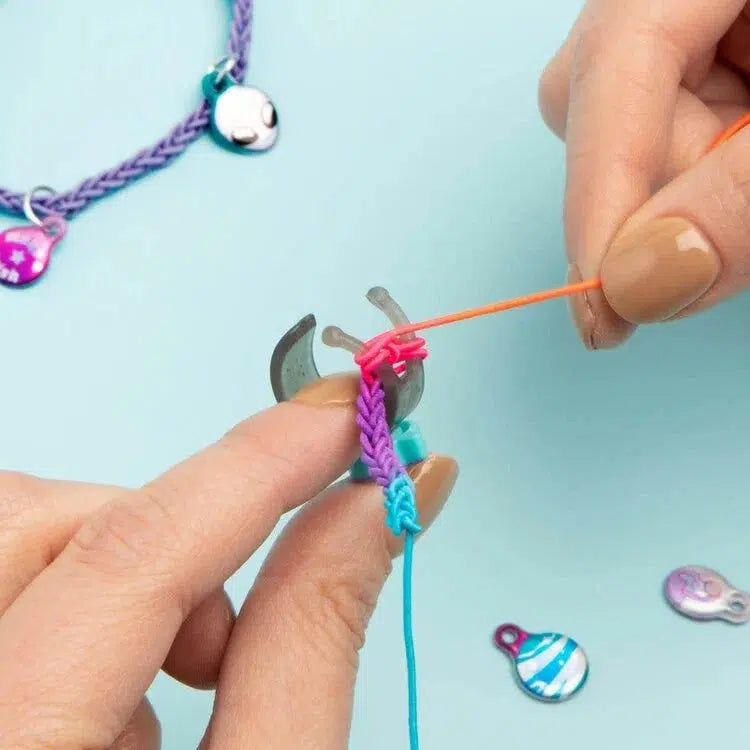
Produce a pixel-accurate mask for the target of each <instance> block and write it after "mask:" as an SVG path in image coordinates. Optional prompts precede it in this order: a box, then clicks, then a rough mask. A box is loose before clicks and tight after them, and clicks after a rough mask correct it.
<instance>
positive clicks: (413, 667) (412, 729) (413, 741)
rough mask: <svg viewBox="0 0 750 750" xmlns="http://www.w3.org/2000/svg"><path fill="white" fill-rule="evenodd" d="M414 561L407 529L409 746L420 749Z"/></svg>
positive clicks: (405, 626) (406, 634)
mask: <svg viewBox="0 0 750 750" xmlns="http://www.w3.org/2000/svg"><path fill="white" fill-rule="evenodd" d="M413 561H414V532H413V531H407V532H406V539H405V540H404V584H403V589H404V603H403V608H404V645H405V647H406V677H407V681H408V686H409V747H410V748H411V750H419V727H418V725H417V664H416V659H415V656H414V633H413V632H412V621H411V603H412V602H411V579H412V564H413Z"/></svg>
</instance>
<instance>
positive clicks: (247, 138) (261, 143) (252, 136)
mask: <svg viewBox="0 0 750 750" xmlns="http://www.w3.org/2000/svg"><path fill="white" fill-rule="evenodd" d="M233 66H234V61H233V60H231V59H229V60H224V61H222V62H220V63H218V64H217V65H215V66H214V67H213V68H212V69H211V71H210V72H209V73H208V74H207V75H206V76H205V77H204V78H203V94H204V96H205V97H206V99H207V100H208V102H209V104H210V105H211V129H212V131H213V135H214V137H215V138H216V140H217V141H218V142H219V143H220V144H221V145H222V146H226V147H228V148H231V149H232V150H234V151H266V150H268V149H269V148H271V146H273V144H274V143H276V138H277V137H278V134H279V121H278V116H277V114H276V108H275V107H274V105H273V102H272V101H271V99H270V98H269V97H268V95H267V94H265V93H264V92H262V91H261V90H260V89H256V88H254V87H252V86H245V85H242V84H239V83H237V82H236V81H235V80H234V79H233V78H232V77H231V75H230V71H231V69H232V67H233Z"/></svg>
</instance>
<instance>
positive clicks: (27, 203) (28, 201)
mask: <svg viewBox="0 0 750 750" xmlns="http://www.w3.org/2000/svg"><path fill="white" fill-rule="evenodd" d="M40 193H43V194H45V195H50V196H52V195H57V193H56V192H55V190H54V189H53V188H51V187H50V186H49V185H38V186H37V187H35V188H34V189H33V190H29V192H28V193H26V195H24V197H23V213H24V215H25V216H26V218H27V219H28V220H29V221H30V222H31V223H32V224H35V225H36V226H38V227H41V226H44V220H43V219H40V218H39V216H38V215H37V213H36V211H34V207H33V206H32V202H33V200H34V198H35V197H36V196H37V195H39V194H40Z"/></svg>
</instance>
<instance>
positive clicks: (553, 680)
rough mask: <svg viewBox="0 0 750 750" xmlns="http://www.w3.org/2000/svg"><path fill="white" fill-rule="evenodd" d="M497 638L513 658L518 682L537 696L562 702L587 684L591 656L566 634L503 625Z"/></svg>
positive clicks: (529, 693)
mask: <svg viewBox="0 0 750 750" xmlns="http://www.w3.org/2000/svg"><path fill="white" fill-rule="evenodd" d="M494 640H495V645H496V646H497V647H498V648H499V649H500V650H502V651H504V652H505V653H506V654H507V655H508V656H509V657H510V658H511V659H512V660H513V665H514V667H515V670H516V676H517V678H518V684H519V685H520V686H521V688H522V689H523V690H524V691H525V692H526V693H527V694H528V695H530V696H532V697H533V698H536V699H538V700H543V701H548V702H552V703H559V702H560V701H564V700H567V699H568V698H572V697H573V696H574V695H575V694H576V693H577V692H578V691H579V690H580V689H581V688H582V687H583V686H584V684H585V683H586V679H587V678H588V675H589V662H588V658H587V657H586V654H585V653H584V650H583V649H582V648H581V647H580V646H579V645H578V644H577V643H576V642H575V641H574V640H573V639H572V638H569V637H568V636H566V635H562V634H560V633H527V632H526V631H524V630H521V628H519V627H518V626H516V625H501V626H500V627H499V628H498V629H497V630H496V631H495V638H494Z"/></svg>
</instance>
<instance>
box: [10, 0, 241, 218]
mask: <svg viewBox="0 0 750 750" xmlns="http://www.w3.org/2000/svg"><path fill="white" fill-rule="evenodd" d="M252 14H253V0H234V3H233V6H232V24H231V27H230V33H229V43H228V45H227V56H228V57H230V58H231V59H233V60H234V61H235V64H234V67H233V68H232V78H234V79H235V80H236V81H237V82H238V83H240V82H242V81H243V80H244V79H245V75H246V73H247V68H248V60H247V53H248V48H249V45H250V38H251V32H252ZM209 125H210V107H209V105H208V103H207V102H206V101H203V102H201V104H200V105H199V106H198V107H197V109H195V110H193V111H192V112H191V113H190V114H189V115H188V116H187V117H186V118H185V119H184V120H182V122H180V123H179V124H178V125H176V126H175V127H174V128H172V130H170V131H169V133H167V135H166V136H165V137H164V138H162V139H161V140H160V141H158V142H157V143H155V144H153V145H152V146H150V147H148V148H146V149H143V150H142V151H139V152H138V153H137V154H136V155H135V156H133V157H132V158H130V159H127V160H126V161H124V162H122V163H121V164H118V165H117V166H115V167H113V168H111V169H108V170H106V171H104V172H100V173H99V174H97V175H95V176H94V177H90V178H89V179H87V180H84V181H83V182H82V183H80V184H79V185H77V186H76V187H74V188H73V189H72V190H68V191H67V192H65V193H58V194H57V195H53V196H48V197H43V198H42V197H40V198H37V199H35V200H34V201H33V204H32V205H33V208H34V211H36V213H37V214H39V215H40V216H50V215H56V216H62V217H63V218H66V219H70V218H71V217H73V216H75V215H76V214H78V213H80V212H81V211H83V210H84V209H85V208H87V207H88V206H89V205H91V204H92V203H94V202H95V201H98V200H100V199H101V198H104V197H106V196H107V195H110V194H112V193H114V192H116V191H118V190H121V189H122V188H124V187H126V186H127V185H130V184H131V183H132V182H135V181H136V180H138V179H140V178H141V177H143V176H144V175H146V174H149V173H150V172H155V171H157V170H159V169H163V168H164V167H166V166H168V165H169V164H171V163H172V161H174V159H176V158H177V157H178V156H179V155H180V154H182V153H184V152H185V150H186V149H187V147H188V146H189V145H190V144H191V143H193V141H195V140H197V139H198V138H199V137H200V136H202V135H203V134H204V133H205V132H206V130H207V129H208V127H209ZM25 195H26V193H25V192H22V193H21V192H15V191H13V190H9V189H7V188H0V209H2V210H3V211H5V212H7V213H10V214H15V215H18V216H23V215H24V211H23V200H24V196H25Z"/></svg>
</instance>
